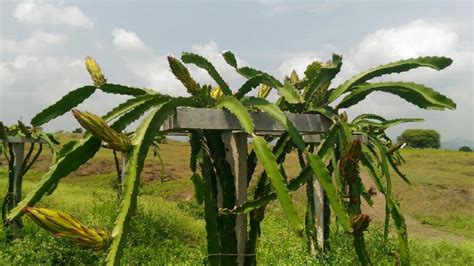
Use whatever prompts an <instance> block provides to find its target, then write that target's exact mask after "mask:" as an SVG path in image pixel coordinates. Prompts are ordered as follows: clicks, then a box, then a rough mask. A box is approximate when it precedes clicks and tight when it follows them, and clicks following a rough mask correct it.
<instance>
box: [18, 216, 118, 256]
mask: <svg viewBox="0 0 474 266" xmlns="http://www.w3.org/2000/svg"><path fill="white" fill-rule="evenodd" d="M23 212H25V213H26V214H27V215H28V216H29V217H30V218H31V220H32V221H33V222H35V223H36V224H37V225H39V226H40V227H41V228H43V229H45V230H47V231H49V232H51V233H53V234H54V235H55V236H58V237H65V238H70V239H73V240H75V241H76V242H77V243H78V244H79V245H81V246H83V247H88V248H92V249H95V250H99V249H103V248H106V247H108V246H109V244H110V241H111V237H110V235H109V234H108V233H107V232H106V231H104V230H102V229H95V228H89V227H86V226H84V225H83V224H81V222H80V221H79V220H77V219H76V218H75V217H74V216H72V215H70V214H68V213H64V212H61V211H57V210H50V209H45V208H35V207H26V208H24V209H23Z"/></svg>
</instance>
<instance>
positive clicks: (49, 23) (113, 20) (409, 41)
mask: <svg viewBox="0 0 474 266" xmlns="http://www.w3.org/2000/svg"><path fill="white" fill-rule="evenodd" d="M224 2H225V3H224ZM329 2H331V3H329ZM0 3H1V5H0V17H1V18H0V23H1V24H0V28H1V31H0V121H4V122H6V123H7V124H11V123H14V122H15V121H16V120H18V119H21V120H22V121H25V122H29V120H30V119H31V117H32V116H33V115H34V114H35V113H37V112H39V111H41V110H42V109H43V108H45V107H47V106H48V105H49V104H51V103H53V102H55V101H57V100H58V99H59V98H60V97H61V96H62V95H64V94H65V93H67V92H68V91H69V90H71V89H74V88H76V87H79V86H81V85H84V84H89V83H90V80H89V77H88V74H87V72H86V71H85V68H84V66H83V59H84V58H85V57H86V56H92V57H94V58H96V59H97V61H98V62H99V63H100V64H101V66H102V69H103V72H104V73H105V75H106V77H107V79H108V81H109V82H113V83H122V84H129V85H133V86H139V87H147V88H153V89H155V90H158V91H160V92H164V93H169V94H172V95H185V92H184V90H183V88H182V86H180V84H179V83H178V82H177V81H176V80H174V79H173V77H172V76H171V73H170V72H169V70H168V68H167V63H166V60H165V56H166V55H168V54H173V55H176V56H179V55H180V53H181V52H183V51H192V52H195V53H199V54H201V55H203V56H205V57H206V58H208V59H210V61H212V62H213V63H214V64H215V66H216V67H217V69H218V70H219V71H220V72H221V74H222V76H223V77H224V78H225V79H226V80H227V81H228V82H229V83H230V84H231V87H234V88H238V87H239V86H240V84H241V83H242V82H243V80H242V79H241V78H239V77H238V76H237V75H236V74H235V73H234V72H233V71H232V69H231V68H230V67H228V66H227V65H226V64H225V62H224V61H223V60H222V58H221V56H220V54H221V53H222V52H223V51H226V50H231V51H233V52H234V53H235V54H236V55H237V57H238V61H239V64H240V65H249V66H253V67H256V68H260V69H262V70H265V71H267V72H270V73H272V74H274V75H275V76H277V77H278V78H280V79H281V78H283V77H284V75H286V74H288V73H290V72H291V70H292V69H296V70H297V71H298V72H299V73H302V72H303V70H304V69H305V66H306V65H307V64H308V63H310V62H311V61H314V60H321V61H326V60H328V59H330V57H331V53H332V52H335V53H339V54H342V55H343V57H344V65H343V68H342V71H341V73H340V75H339V77H338V78H337V80H336V83H335V84H334V85H338V84H339V83H340V82H342V81H344V80H345V79H347V78H349V77H351V76H352V75H354V74H356V73H357V72H359V71H362V70H365V69H366V68H369V67H372V66H376V65H378V64H382V63H387V62H390V61H393V60H399V59H403V58H410V57H417V56H423V55H440V56H448V57H451V58H453V60H454V63H453V64H452V65H451V66H450V67H449V68H448V69H446V70H444V71H441V72H438V71H435V70H431V69H426V70H425V69H423V70H414V71H412V72H410V73H405V74H399V75H391V76H389V77H385V78H384V79H388V80H412V81H416V82H418V83H423V84H426V85H428V86H431V87H433V88H435V89H437V90H439V91H440V92H442V93H443V94H445V95H447V96H448V97H450V98H452V99H453V100H454V101H455V102H456V103H457V106H458V108H457V109H456V110H454V111H445V112H439V111H424V110H420V109H417V108H416V107H414V106H412V105H410V104H408V103H406V102H405V101H403V100H401V99H399V98H397V97H396V96H393V95H390V94H383V93H380V94H375V95H373V96H370V97H368V98H367V99H366V100H364V101H363V102H362V103H363V104H361V105H360V106H357V107H356V108H353V109H350V110H349V114H350V115H351V116H354V115H356V114H359V113H362V112H369V113H379V114H382V115H383V116H385V117H387V118H396V117H421V118H425V119H426V122H423V123H418V124H411V125H408V126H400V127H398V128H396V129H394V130H392V131H391V135H392V136H397V135H398V134H399V133H400V132H401V131H402V130H403V129H405V128H407V127H410V128H432V129H436V130H438V131H439V132H440V133H441V135H442V139H443V140H450V139H454V138H462V139H468V140H474V117H473V116H474V109H473V104H474V94H473V91H474V80H473V77H474V45H473V38H474V34H473V32H474V26H473V24H474V22H473V21H474V4H473V2H472V1H464V2H461V1H378V3H376V2H375V1H352V2H349V1H347V2H345V1H318V2H315V1H311V2H310V1H308V2H304V1H298V2H291V3H290V2H284V1H265V0H262V1H255V2H250V1H220V2H218V1H34V0H28V1H8V0H0ZM191 69H192V73H193V75H195V76H196V78H197V79H198V81H200V82H211V81H210V79H209V78H208V77H207V75H206V74H205V73H203V72H202V71H199V70H197V69H195V68H191ZM95 96H96V97H94V99H91V100H89V101H87V102H85V103H84V104H82V105H81V107H80V108H81V109H86V110H89V111H93V112H97V113H104V112H106V111H107V110H108V109H110V108H112V107H113V106H114V105H116V104H118V103H119V102H120V101H121V100H122V99H121V98H120V97H116V96H110V95H104V94H97V95H95ZM75 127H78V125H77V124H76V122H75V121H74V120H73V119H71V116H70V115H69V114H67V115H65V116H63V117H61V118H59V119H56V120H54V121H52V122H50V123H49V124H47V125H46V129H49V130H58V129H66V130H71V129H73V128H75Z"/></svg>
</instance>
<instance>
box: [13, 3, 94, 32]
mask: <svg viewBox="0 0 474 266" xmlns="http://www.w3.org/2000/svg"><path fill="white" fill-rule="evenodd" d="M13 17H15V18H16V19H17V20H18V21H20V22H25V23H29V24H37V25H40V24H51V25H68V26H72V27H83V28H92V27H93V26H94V23H93V22H92V19H91V18H89V17H87V16H86V15H85V14H84V13H83V12H82V10H81V9H80V8H79V7H78V6H74V5H62V4H59V5H53V4H50V3H46V2H45V1H35V0H27V1H22V2H20V3H19V4H18V5H17V6H16V8H15V10H14V11H13Z"/></svg>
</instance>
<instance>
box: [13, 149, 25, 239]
mask: <svg viewBox="0 0 474 266" xmlns="http://www.w3.org/2000/svg"><path fill="white" fill-rule="evenodd" d="M12 149H13V154H14V155H15V160H14V166H13V182H12V184H13V188H12V193H13V195H11V205H10V208H9V209H10V210H11V209H13V208H15V207H16V205H17V204H18V202H20V201H21V190H22V186H21V184H22V181H23V173H22V170H23V169H22V167H23V162H24V159H25V155H24V153H25V143H24V142H18V143H12ZM20 227H21V222H20V221H19V220H17V221H13V222H12V230H13V235H14V236H15V237H17V236H19V234H20Z"/></svg>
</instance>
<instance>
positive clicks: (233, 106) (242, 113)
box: [216, 96, 255, 134]
mask: <svg viewBox="0 0 474 266" xmlns="http://www.w3.org/2000/svg"><path fill="white" fill-rule="evenodd" d="M216 107H217V108H226V109H227V110H229V112H231V113H232V114H234V115H235V116H236V117H237V119H239V121H240V124H241V125H242V127H243V128H244V130H245V132H247V133H248V134H252V133H253V130H254V128H255V125H254V123H253V120H252V118H251V117H250V114H249V112H248V111H247V108H245V106H243V105H242V103H240V102H239V101H238V100H237V99H235V98H234V97H232V96H227V97H226V96H224V97H222V98H221V99H220V100H219V102H218V104H217V106H216Z"/></svg>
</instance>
